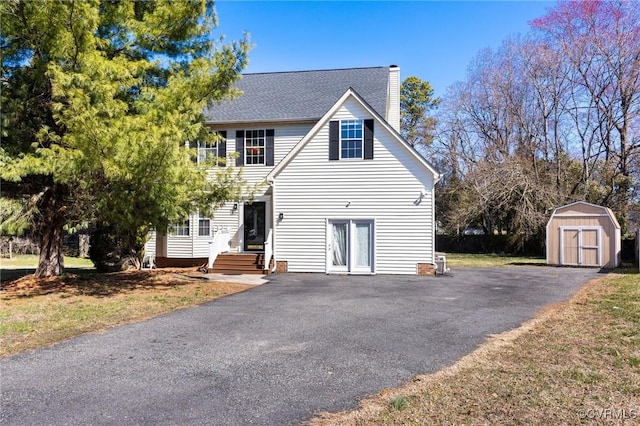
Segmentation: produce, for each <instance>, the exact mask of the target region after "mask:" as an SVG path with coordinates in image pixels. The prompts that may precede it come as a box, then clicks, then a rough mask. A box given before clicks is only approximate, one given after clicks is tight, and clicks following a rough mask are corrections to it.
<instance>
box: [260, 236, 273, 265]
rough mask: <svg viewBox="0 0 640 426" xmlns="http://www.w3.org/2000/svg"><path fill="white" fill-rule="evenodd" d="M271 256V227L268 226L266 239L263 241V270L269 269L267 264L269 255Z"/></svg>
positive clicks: (269, 258)
mask: <svg viewBox="0 0 640 426" xmlns="http://www.w3.org/2000/svg"><path fill="white" fill-rule="evenodd" d="M272 256H273V229H272V228H269V233H268V234H267V239H266V240H265V241H264V266H263V267H262V270H263V271H268V270H269V264H270V263H271V257H272Z"/></svg>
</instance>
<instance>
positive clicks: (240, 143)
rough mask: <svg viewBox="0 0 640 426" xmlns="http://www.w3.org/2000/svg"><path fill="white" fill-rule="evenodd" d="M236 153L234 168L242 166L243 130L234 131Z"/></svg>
mask: <svg viewBox="0 0 640 426" xmlns="http://www.w3.org/2000/svg"><path fill="white" fill-rule="evenodd" d="M236 152H237V153H238V158H236V166H238V167H239V166H244V130H237V131H236Z"/></svg>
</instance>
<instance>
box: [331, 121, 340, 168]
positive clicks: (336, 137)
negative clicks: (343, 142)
mask: <svg viewBox="0 0 640 426" xmlns="http://www.w3.org/2000/svg"><path fill="white" fill-rule="evenodd" d="M339 159H340V122H339V121H330V122H329V160H339Z"/></svg>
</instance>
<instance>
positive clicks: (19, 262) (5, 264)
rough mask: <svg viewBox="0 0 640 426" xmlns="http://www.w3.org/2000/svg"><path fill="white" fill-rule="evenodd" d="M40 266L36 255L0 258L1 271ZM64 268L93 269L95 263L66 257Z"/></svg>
mask: <svg viewBox="0 0 640 426" xmlns="http://www.w3.org/2000/svg"><path fill="white" fill-rule="evenodd" d="M37 266H38V256H37V255H35V254H22V255H19V256H13V258H11V259H8V258H6V257H3V258H0V269H36V267H37ZM64 266H65V267H66V268H83V269H84V268H93V263H92V262H91V260H89V259H85V258H81V257H69V256H65V258H64Z"/></svg>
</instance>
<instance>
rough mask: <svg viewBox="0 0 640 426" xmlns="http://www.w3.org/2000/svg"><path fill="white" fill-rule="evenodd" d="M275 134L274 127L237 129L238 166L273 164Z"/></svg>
mask: <svg viewBox="0 0 640 426" xmlns="http://www.w3.org/2000/svg"><path fill="white" fill-rule="evenodd" d="M274 134H275V133H274V129H260V130H236V152H237V153H238V156H237V157H236V166H244V165H264V166H273V165H274Z"/></svg>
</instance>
